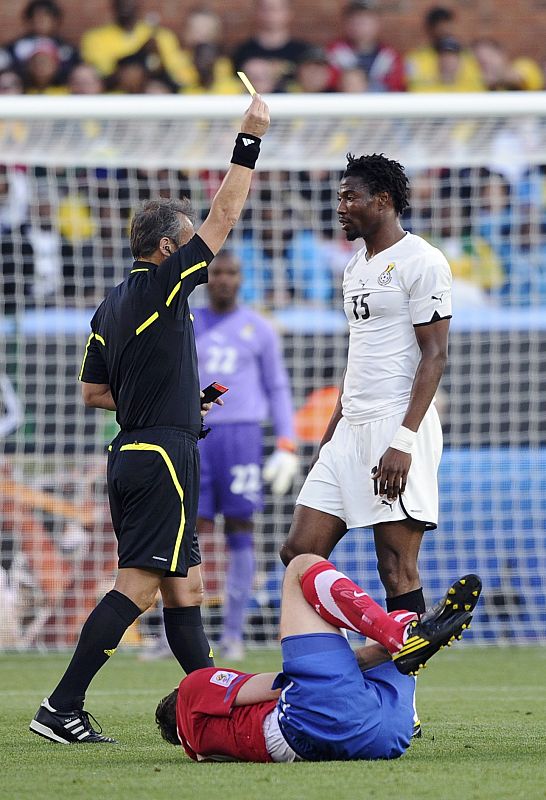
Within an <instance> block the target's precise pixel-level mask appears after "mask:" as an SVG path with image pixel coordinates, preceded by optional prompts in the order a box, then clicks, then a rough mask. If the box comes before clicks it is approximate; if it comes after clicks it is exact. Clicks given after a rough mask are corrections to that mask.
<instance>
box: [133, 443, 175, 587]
mask: <svg viewBox="0 0 546 800" xmlns="http://www.w3.org/2000/svg"><path fill="white" fill-rule="evenodd" d="M120 450H147V451H150V450H151V451H153V452H154V453H159V455H160V456H161V457H162V459H163V461H164V462H165V464H166V465H167V469H168V470H169V473H170V476H171V478H172V482H173V483H174V488H175V489H176V491H177V492H178V496H179V497H180V508H181V511H180V526H179V528H178V534H177V536H176V542H175V545H174V551H173V557H172V559H171V566H170V567H169V569H170V571H171V572H174V570H175V569H176V562H177V561H178V553H179V552H180V545H181V544H182V538H183V536H184V526H185V525H186V512H185V511H184V490H183V488H182V486H181V485H180V481H179V480H178V476H177V474H176V470H175V468H174V465H173V462H172V461H171V459H170V456H169V454H168V453H167V451H166V450H165V449H164V448H163V447H160V445H158V444H147V443H145V442H135V443H134V444H124V445H122V446H121V447H120Z"/></svg>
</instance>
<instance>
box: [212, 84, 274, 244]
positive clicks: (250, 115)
mask: <svg viewBox="0 0 546 800" xmlns="http://www.w3.org/2000/svg"><path fill="white" fill-rule="evenodd" d="M268 128H269V108H268V106H267V104H266V103H265V102H264V100H262V98H261V97H260V95H258V94H256V95H254V97H253V98H252V103H251V104H250V106H249V108H248V109H247V111H246V113H245V115H244V117H243V120H242V122H241V130H240V132H241V134H243V136H242V137H238V143H237V145H236V148H235V151H234V156H233V157H234V158H235V159H236V160H240V161H243V160H244V148H248V149H249V152H250V149H251V148H254V150H255V152H256V156H257V144H258V143H256V144H254V143H253V142H249V143H247V144H245V138H244V134H248V135H249V136H251V137H256V138H257V139H261V137H262V136H263V135H264V134H265V133H266V131H267V129H268ZM239 147H241V148H243V150H242V151H241V153H242V154H243V156H242V158H240V159H237V156H236V154H237V148H239ZM249 163H250V162H249ZM252 170H253V167H252V166H243V165H242V163H233V161H232V163H231V166H230V168H229V170H228V171H227V173H226V176H225V178H224V180H223V181H222V185H221V186H220V188H219V189H218V191H217V192H216V195H215V196H214V199H213V201H212V205H211V209H210V211H209V214H208V216H207V218H206V220H205V221H204V222H203V224H202V225H201V227H200V228H199V230H198V231H197V232H198V234H199V236H200V237H201V239H203V241H204V242H205V244H206V245H207V246H208V247H209V248H210V250H211V251H212V252H213V253H214V254H216V253H217V252H218V251H219V250H220V248H221V247H222V245H223V244H224V242H225V240H226V239H227V236H228V234H229V233H230V231H231V229H232V228H233V227H234V226H235V225H236V223H237V220H238V219H239V216H240V214H241V211H242V210H243V205H244V203H245V200H246V198H247V195H248V191H249V189H250V182H251V180H252Z"/></svg>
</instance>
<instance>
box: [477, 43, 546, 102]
mask: <svg viewBox="0 0 546 800" xmlns="http://www.w3.org/2000/svg"><path fill="white" fill-rule="evenodd" d="M472 51H473V53H474V55H475V56H476V58H477V60H478V64H479V65H480V69H481V73H482V80H483V82H484V84H485V86H486V88H487V89H489V90H490V91H528V92H529V91H531V92H533V91H540V89H542V88H543V86H544V80H543V76H542V71H541V69H540V66H539V65H538V64H537V62H536V61H533V59H532V58H527V57H524V56H522V57H519V58H515V59H514V60H510V58H509V57H508V53H507V52H506V50H505V48H504V47H503V46H502V45H501V44H500V42H497V41H496V40H495V39H489V38H487V37H483V38H481V39H476V41H475V42H474V43H473V44H472Z"/></svg>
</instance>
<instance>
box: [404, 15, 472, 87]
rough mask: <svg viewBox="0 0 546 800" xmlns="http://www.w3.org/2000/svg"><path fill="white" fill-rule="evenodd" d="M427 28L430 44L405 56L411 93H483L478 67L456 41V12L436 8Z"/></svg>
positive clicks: (470, 54)
mask: <svg viewBox="0 0 546 800" xmlns="http://www.w3.org/2000/svg"><path fill="white" fill-rule="evenodd" d="M424 24H425V32H426V35H427V38H428V40H429V44H427V45H424V46H423V47H419V48H417V49H416V50H412V51H410V52H409V53H408V54H407V56H406V75H407V82H408V89H409V90H410V91H412V92H438V91H452V92H453V91H458V92H475V91H482V90H483V89H484V85H483V82H482V79H481V73H480V67H479V64H478V62H477V61H476V58H475V57H474V55H473V54H472V53H470V52H469V51H468V50H466V49H464V48H462V47H461V45H460V43H459V42H458V40H457V36H456V30H455V14H454V12H453V11H452V10H451V9H449V8H444V7H443V6H434V7H433V8H431V9H429V10H428V12H427V13H426V15H425V20H424ZM446 85H447V87H448V88H447V89H445V88H444V87H445V86H446Z"/></svg>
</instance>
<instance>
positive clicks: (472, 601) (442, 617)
mask: <svg viewBox="0 0 546 800" xmlns="http://www.w3.org/2000/svg"><path fill="white" fill-rule="evenodd" d="M481 590H482V582H481V580H480V579H479V578H478V576H477V575H465V576H464V577H463V578H459V580H458V581H455V583H454V584H453V585H452V586H451V587H450V588H449V589H448V590H447V592H446V594H445V596H444V597H443V598H442V600H440V602H439V603H437V604H436V605H435V606H433V607H432V608H431V609H429V610H428V611H426V612H425V613H424V614H423V615H422V616H421V618H420V619H419V620H416V621H415V622H410V624H409V626H408V635H407V639H406V641H405V643H404V646H403V647H402V649H401V650H399V651H398V652H397V653H394V654H393V656H392V657H393V660H394V663H395V664H396V667H397V668H398V670H399V671H400V672H401V673H402V674H404V675H416V674H417V673H418V672H419V670H420V669H421V667H424V666H425V664H426V662H427V661H428V659H429V658H430V657H431V656H433V655H434V653H437V652H438V650H440V649H441V648H442V647H444V646H445V645H447V646H449V645H451V643H452V642H453V641H455V639H460V638H461V636H462V633H463V631H464V630H465V629H466V628H468V626H469V625H470V620H471V619H472V611H473V610H474V608H475V606H476V603H477V602H478V598H479V596H480V592H481Z"/></svg>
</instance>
